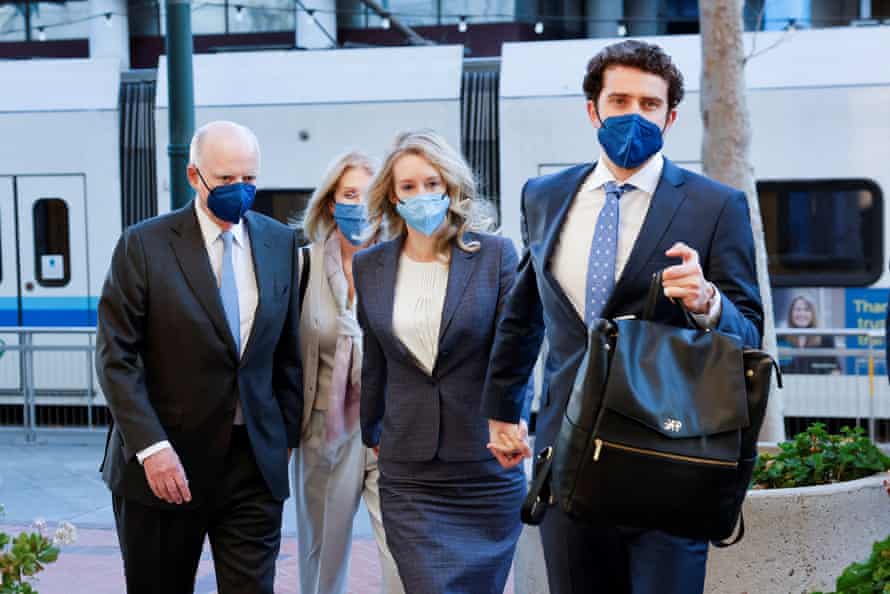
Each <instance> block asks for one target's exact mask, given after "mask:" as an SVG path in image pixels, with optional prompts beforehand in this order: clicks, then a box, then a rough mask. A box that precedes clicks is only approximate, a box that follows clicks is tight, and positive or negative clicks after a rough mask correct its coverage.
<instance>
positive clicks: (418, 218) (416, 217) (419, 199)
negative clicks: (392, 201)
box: [396, 194, 451, 236]
mask: <svg viewBox="0 0 890 594" xmlns="http://www.w3.org/2000/svg"><path fill="white" fill-rule="evenodd" d="M450 205H451V200H450V199H449V198H448V194H423V195H420V196H414V197H412V198H408V199H407V200H399V202H398V204H396V211H397V212H398V213H399V215H400V216H401V217H402V218H403V219H405V222H406V223H408V225H409V226H411V228H413V229H416V230H417V231H420V232H421V233H423V234H424V235H427V236H430V235H432V234H433V233H435V232H436V230H437V229H438V228H439V227H441V226H442V223H443V222H444V221H445V215H446V214H447V213H448V207H449V206H450Z"/></svg>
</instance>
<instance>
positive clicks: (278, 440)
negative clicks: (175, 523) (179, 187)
mask: <svg viewBox="0 0 890 594" xmlns="http://www.w3.org/2000/svg"><path fill="white" fill-rule="evenodd" d="M244 220H245V221H246V224H247V226H248V232H249V235H250V244H251V250H252V253H253V262H254V267H255V271H256V279H257V287H258V289H259V304H258V307H257V312H256V316H255V319H254V323H253V328H252V331H251V334H250V338H249V339H248V342H247V348H246V350H245V351H244V355H243V356H242V357H241V358H240V359H239V357H238V354H237V353H236V352H235V341H234V339H233V338H232V334H231V332H230V331H229V327H228V325H227V324H226V320H225V315H224V313H223V306H222V300H221V298H220V296H219V289H218V288H217V285H216V279H215V277H214V274H213V271H212V270H211V268H210V261H209V258H208V257H207V249H206V247H205V244H204V239H203V237H202V235H201V231H200V227H199V225H198V219H197V215H196V214H195V211H194V206H193V203H190V204H189V205H188V206H186V207H185V208H183V209H181V210H177V211H175V212H172V213H170V214H168V215H164V216H160V217H155V218H153V219H149V220H147V221H145V222H142V223H140V224H138V225H135V226H133V227H130V228H129V229H127V230H126V231H125V232H124V234H123V235H122V237H121V239H120V241H119V242H118V244H117V247H116V248H115V250H114V256H113V257H112V261H111V269H110V270H109V272H108V277H107V279H106V280H105V286H104V287H103V289H102V298H101V299H100V301H99V311H98V318H99V322H98V328H97V339H96V340H97V342H96V371H97V372H98V374H99V382H100V383H101V385H102V390H103V392H104V393H105V398H106V400H107V401H108V406H109V408H110V409H111V414H112V417H113V419H114V425H113V428H112V430H111V433H110V436H109V440H108V445H107V448H106V452H105V461H104V462H103V477H104V479H105V482H106V483H108V485H109V487H110V488H111V490H112V491H113V492H114V493H115V494H118V495H121V496H123V497H125V498H128V499H132V500H136V501H139V502H142V503H145V504H148V505H158V506H163V505H166V504H165V503H164V502H162V501H161V500H160V499H158V498H157V497H155V496H154V494H153V493H152V492H151V490H150V488H149V486H148V482H147V481H146V478H145V472H144V470H143V468H142V466H141V465H140V464H139V461H138V460H137V459H136V453H137V452H139V451H141V450H143V449H144V448H146V447H148V446H150V445H152V444H153V443H156V442H159V441H162V440H165V439H166V440H169V441H170V442H171V444H172V445H173V448H174V449H175V450H176V452H177V454H178V455H179V457H180V460H181V461H182V465H183V467H184V468H185V473H186V476H187V478H188V479H189V488H190V490H191V492H192V497H193V503H194V504H195V505H198V504H200V502H201V500H202V499H203V498H204V495H205V494H206V493H207V492H208V491H210V490H212V489H213V488H214V485H215V484H216V480H217V477H218V476H219V474H220V473H221V472H224V471H225V469H224V468H223V466H222V464H223V461H224V458H225V455H226V452H227V451H228V446H229V439H230V436H231V431H232V421H233V419H234V415H235V404H236V402H237V400H238V399H239V398H240V400H241V407H242V410H243V413H244V421H245V424H246V426H247V431H248V434H249V436H250V443H251V446H252V448H253V451H254V455H255V457H256V460H257V464H258V466H259V469H260V472H261V473H262V475H263V477H264V478H265V480H266V483H267V484H268V487H269V489H270V491H271V492H272V495H273V496H274V497H276V498H277V499H281V500H283V499H285V498H287V495H288V490H289V489H288V476H287V463H288V460H287V448H294V447H297V445H298V444H299V441H300V417H301V414H302V406H303V403H302V400H303V388H302V381H301V379H302V373H301V368H300V359H299V353H300V349H299V342H298V336H297V332H298V327H299V308H298V299H299V295H298V293H299V291H298V290H297V284H298V283H297V281H296V279H297V258H296V256H295V254H296V244H295V235H294V233H293V231H292V230H291V229H289V228H288V227H286V226H284V225H282V224H280V223H278V222H277V221H274V220H272V219H270V218H268V217H265V216H263V215H261V214H257V213H254V212H249V213H248V214H247V215H246V216H245V219H244Z"/></svg>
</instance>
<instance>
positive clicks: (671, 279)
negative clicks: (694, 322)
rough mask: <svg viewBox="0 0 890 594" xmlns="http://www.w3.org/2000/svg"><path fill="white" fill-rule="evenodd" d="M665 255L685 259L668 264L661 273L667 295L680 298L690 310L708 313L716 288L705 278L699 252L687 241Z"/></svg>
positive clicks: (674, 246)
mask: <svg viewBox="0 0 890 594" xmlns="http://www.w3.org/2000/svg"><path fill="white" fill-rule="evenodd" d="M664 255H665V256H667V257H669V258H682V259H683V263H682V264H677V265H675V266H668V267H667V268H665V269H664V272H663V273H662V275H661V278H662V284H663V285H664V294H665V296H666V297H670V298H672V299H677V300H679V301H680V302H681V303H682V304H683V307H685V308H686V310H687V311H689V312H692V313H697V314H706V313H708V309H709V307H710V304H711V301H712V300H713V299H714V294H715V292H716V289H715V288H714V285H712V284H711V283H709V282H708V281H707V280H705V275H704V273H703V272H702V269H701V264H700V263H699V260H698V252H696V251H695V250H694V249H692V248H691V247H689V246H688V245H686V244H685V243H680V242H678V243H675V244H674V245H673V247H671V249H669V250H668V251H666V252H665V253H664Z"/></svg>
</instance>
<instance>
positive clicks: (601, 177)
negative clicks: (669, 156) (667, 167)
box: [582, 151, 664, 196]
mask: <svg viewBox="0 0 890 594" xmlns="http://www.w3.org/2000/svg"><path fill="white" fill-rule="evenodd" d="M663 169H664V155H662V154H661V151H658V152H657V153H655V154H654V155H653V156H652V158H650V159H649V161H648V162H647V163H646V164H645V165H644V166H643V168H642V169H640V170H639V171H637V172H636V173H634V174H633V175H632V176H630V177H629V178H627V179H626V180H625V181H624V183H625V184H631V185H632V186H634V187H635V188H636V189H638V190H642V191H643V192H645V193H646V194H648V195H649V196H652V195H654V194H655V189H656V188H657V187H658V182H659V180H661V172H662V170H663ZM610 181H615V176H614V175H612V172H611V171H609V168H608V167H607V166H606V163H605V161H603V160H602V159H600V160H599V161H597V163H596V167H595V168H594V170H593V173H592V174H591V176H590V177H588V178H587V181H586V182H584V187H583V189H582V191H585V192H589V191H593V190H597V189H599V188H601V187H603V186H604V185H605V184H606V182H610Z"/></svg>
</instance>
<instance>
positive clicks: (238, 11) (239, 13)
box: [235, 4, 244, 23]
mask: <svg viewBox="0 0 890 594" xmlns="http://www.w3.org/2000/svg"><path fill="white" fill-rule="evenodd" d="M235 20H236V21H238V22H239V23H240V22H241V21H243V20H244V7H243V6H241V5H240V4H236V5H235Z"/></svg>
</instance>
